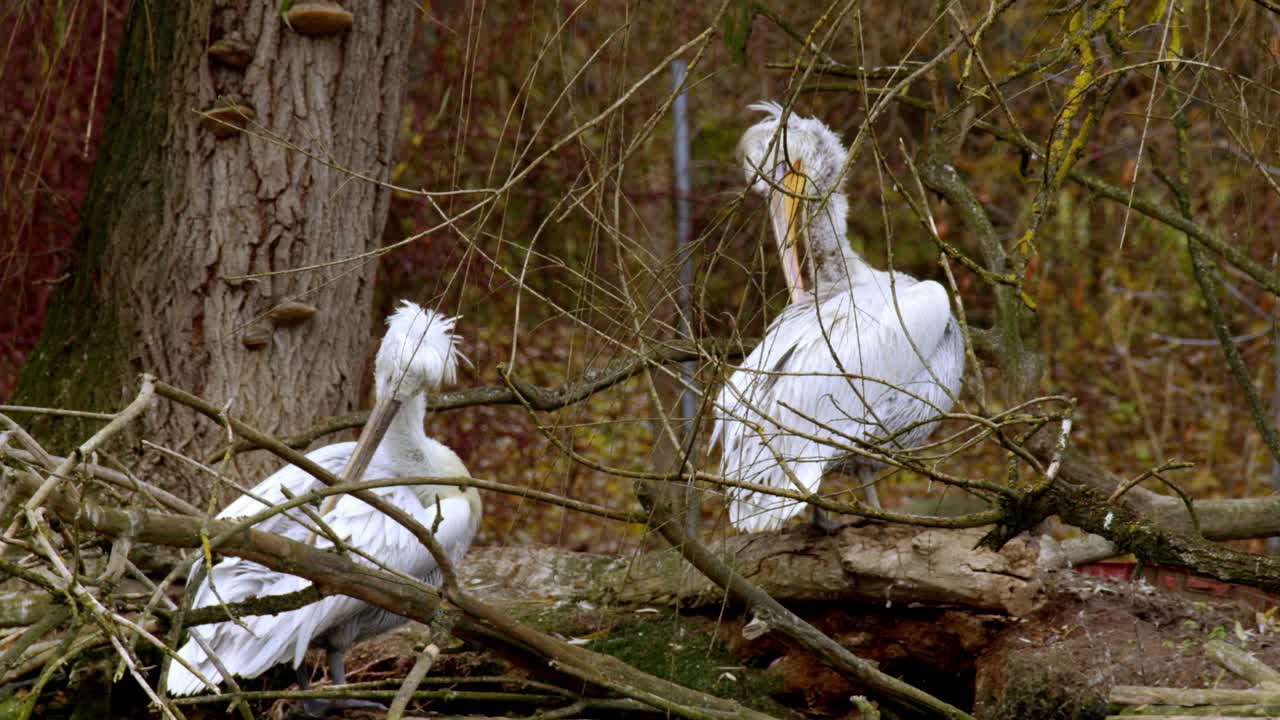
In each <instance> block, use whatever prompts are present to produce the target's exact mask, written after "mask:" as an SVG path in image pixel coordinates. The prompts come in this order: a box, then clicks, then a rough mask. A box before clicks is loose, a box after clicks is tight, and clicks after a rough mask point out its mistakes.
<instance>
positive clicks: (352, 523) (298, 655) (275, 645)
mask: <svg viewBox="0 0 1280 720" xmlns="http://www.w3.org/2000/svg"><path fill="white" fill-rule="evenodd" d="M375 492H377V493H378V494H379V495H381V496H382V497H384V498H386V499H387V501H388V502H390V503H392V504H394V505H396V506H398V507H400V508H401V509H403V510H405V511H406V512H408V513H409V514H410V515H412V516H413V517H414V519H416V520H417V521H418V522H419V523H421V524H422V525H423V526H425V527H427V528H432V527H435V536H436V539H437V540H438V541H439V542H440V544H441V545H442V546H443V547H444V548H445V550H446V552H448V553H449V555H450V557H451V558H452V559H453V560H454V561H455V562H456V561H458V560H460V559H461V558H462V556H463V555H464V554H465V553H466V551H467V548H468V547H469V546H470V544H471V539H472V537H474V535H475V531H476V527H477V525H478V523H479V518H478V517H475V514H474V512H473V508H472V507H471V505H470V504H469V503H468V502H467V500H466V499H464V498H462V497H459V496H454V497H449V498H445V499H441V500H440V501H439V502H438V504H437V503H432V504H431V506H430V507H427V506H426V505H424V503H423V501H422V500H421V499H419V496H418V494H416V493H415V492H413V490H412V489H411V488H406V487H390V488H381V489H379V490H377V491H375ZM437 513H438V517H439V525H436V522H437ZM324 520H325V523H326V524H327V525H328V526H329V527H330V528H331V529H332V530H333V531H334V533H335V534H336V535H337V536H338V537H339V538H340V539H342V540H343V543H344V544H345V545H347V546H348V547H352V548H359V549H360V550H362V551H363V552H364V553H366V554H367V555H369V556H370V557H373V558H376V559H377V560H378V561H379V562H380V563H382V564H383V565H385V566H386V568H387V569H390V570H392V571H394V572H398V573H403V574H405V575H409V576H412V577H417V578H426V580H427V582H428V583H430V584H433V585H438V584H439V570H438V568H437V566H436V563H435V560H434V559H433V558H432V557H431V555H430V554H429V553H428V552H427V550H426V549H425V548H424V547H422V545H421V544H420V543H419V542H418V540H417V538H415V537H414V536H413V535H412V534H411V533H410V532H409V531H408V530H406V529H405V528H404V527H403V526H401V525H400V524H399V523H397V522H396V521H394V520H392V519H391V518H389V517H387V516H386V515H383V514H382V513H381V512H378V511H377V510H374V509H373V508H372V507H370V506H368V505H366V504H365V503H364V502H362V501H360V500H357V499H355V498H353V497H349V496H344V497H343V498H342V499H341V500H339V502H338V503H337V504H336V505H335V506H334V508H333V509H332V510H331V511H330V512H329V513H327V514H326V515H325V516H324ZM316 545H317V547H321V548H331V547H332V543H330V542H329V541H328V540H327V539H325V538H324V537H317V539H316ZM352 559H353V560H354V561H355V562H357V563H358V564H361V565H367V566H372V565H373V564H372V563H371V562H370V561H368V560H366V559H364V558H362V557H359V556H355V555H353V556H352ZM310 584H311V582H310V581H308V580H304V579H302V578H299V577H296V576H293V575H288V574H285V573H279V572H276V571H274V570H270V569H268V568H266V567H264V566H262V565H259V564H258V563H254V562H249V561H247V560H242V559H239V558H228V559H226V560H223V561H222V562H219V563H218V564H217V565H215V566H214V568H213V570H212V571H211V573H210V577H209V578H208V579H206V581H205V582H204V583H202V584H201V586H200V588H199V589H198V590H197V591H196V595H195V598H194V601H193V603H192V605H193V607H205V606H209V605H215V604H218V603H219V602H220V601H221V602H226V603H232V602H238V601H243V600H247V599H250V598H254V597H263V596H268V595H282V594H285V593H290V592H295V591H297V590H301V589H303V588H305V587H307V586H309V585H310ZM215 588H216V592H215ZM367 607H368V606H367V605H366V604H365V603H364V602H363V601H360V600H356V599H354V598H350V597H347V596H344V595H334V596H330V597H327V598H325V599H323V600H321V601H319V602H316V603H312V604H311V605H307V606H306V607H302V608H298V609H297V610H291V611H288V612H285V613H281V614H279V615H266V616H261V615H255V616H249V617H243V618H240V623H241V624H240V625H236V624H233V623H231V622H224V623H217V624H213V625H208V626H204V627H199V628H193V629H192V634H199V635H200V637H201V638H202V639H203V640H204V642H205V644H207V645H208V646H209V647H210V649H211V650H212V651H213V653H214V654H215V655H217V657H218V658H219V660H220V661H221V662H222V664H223V666H224V667H226V668H227V669H228V670H229V671H231V672H232V673H234V674H235V675H237V676H239V677H245V678H253V677H257V676H258V675H260V674H262V673H263V672H264V671H266V670H267V669H268V668H270V667H272V666H274V665H276V664H278V663H282V662H290V663H291V664H292V665H293V666H294V667H297V665H298V664H299V663H301V662H302V657H303V655H305V654H306V650H307V647H308V646H309V645H310V644H311V642H312V641H313V640H314V639H316V638H318V637H320V636H322V635H324V634H325V633H327V632H329V631H331V630H333V629H335V628H337V627H339V626H340V625H342V624H343V623H344V622H345V621H347V620H350V619H351V618H353V617H354V616H355V615H356V613H358V612H360V611H361V610H362V609H365V608H367ZM178 654H179V655H180V656H181V657H183V658H184V659H186V660H187V661H188V662H190V663H191V664H192V665H194V666H195V667H197V668H198V669H199V670H200V672H201V673H202V674H203V675H204V676H205V677H206V678H208V679H209V680H210V681H211V682H213V683H214V684H218V683H221V682H222V679H223V678H222V675H221V673H219V672H218V670H217V668H216V667H215V666H214V664H213V662H212V661H210V660H209V658H208V656H207V655H206V653H205V650H204V648H203V647H201V646H200V643H198V642H197V641H196V640H195V639H191V640H188V641H187V643H186V644H185V645H183V646H182V648H181V649H180V650H179V653H178ZM204 687H205V686H204V684H203V683H202V682H201V681H200V680H199V678H197V677H196V676H195V675H194V674H192V673H191V672H190V671H188V670H187V669H186V668H184V667H182V666H181V665H180V664H179V663H174V664H173V665H172V666H171V668H170V672H169V680H168V689H169V692H170V693H171V694H174V695H190V694H193V693H196V692H200V691H201V690H202V689H204Z"/></svg>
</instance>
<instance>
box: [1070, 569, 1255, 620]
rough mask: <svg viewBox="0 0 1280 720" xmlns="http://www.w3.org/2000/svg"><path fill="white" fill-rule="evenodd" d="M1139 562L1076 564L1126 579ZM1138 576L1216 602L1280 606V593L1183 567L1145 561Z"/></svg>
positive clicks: (1103, 575)
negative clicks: (1203, 574) (1199, 573)
mask: <svg viewBox="0 0 1280 720" xmlns="http://www.w3.org/2000/svg"><path fill="white" fill-rule="evenodd" d="M1135 567H1137V563H1136V562H1134V561H1132V560H1102V561H1100V562H1092V563H1085V564H1084V565H1077V566H1076V568H1075V569H1076V572H1081V573H1084V574H1086V575H1092V576H1094V577H1100V578H1106V579H1108V580H1118V581H1120V582H1127V581H1129V580H1131V579H1133V572H1134V568H1135ZM1138 576H1139V577H1141V578H1142V579H1144V580H1146V581H1147V582H1149V583H1151V584H1152V585H1155V586H1156V587H1158V588H1162V589H1164V590H1167V591H1169V592H1172V593H1177V594H1179V595H1187V596H1190V597H1193V598H1197V599H1201V600H1211V601H1215V602H1232V601H1234V602H1241V603H1244V604H1246V605H1248V606H1250V607H1252V608H1255V609H1257V610H1262V611H1266V610H1270V609H1271V608H1273V607H1276V606H1277V605H1280V595H1277V594H1276V593H1269V592H1266V591H1264V590H1259V589H1257V588H1253V587H1248V586H1246V585H1237V584H1235V583H1227V582H1222V581H1219V580H1213V579H1211V578H1207V577H1204V576H1201V575H1194V574H1192V573H1190V572H1188V571H1186V570H1183V569H1182V568H1173V567H1163V566H1160V565H1150V564H1144V565H1143V566H1142V570H1140V571H1139V572H1138Z"/></svg>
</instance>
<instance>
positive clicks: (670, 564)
mask: <svg viewBox="0 0 1280 720" xmlns="http://www.w3.org/2000/svg"><path fill="white" fill-rule="evenodd" d="M984 533H985V530H984V529H983V528H970V529H961V530H952V529H924V530H922V529H920V528H913V527H908V526H898V525H881V524H874V525H866V526H862V527H856V528H855V527H846V528H843V529H842V530H841V531H840V532H839V533H837V534H835V535H825V534H815V533H812V532H809V531H807V530H805V529H797V530H793V531H789V532H782V533H760V534H755V535H735V536H732V537H728V538H725V539H724V540H721V541H719V542H715V543H711V544H710V549H711V551H712V552H713V553H715V554H716V555H717V556H719V557H721V558H722V559H724V560H725V561H726V562H727V563H728V564H730V565H731V566H732V567H733V568H735V569H736V570H737V571H738V572H740V573H741V574H742V575H743V576H744V577H746V578H747V579H748V580H750V581H751V582H752V583H754V584H756V585H758V586H760V587H761V588H763V589H764V590H765V591H767V592H768V593H769V594H770V595H772V596H773V597H775V598H777V599H778V600H780V601H783V602H789V601H839V602H851V603H863V604H883V605H892V604H912V603H920V604H928V605H940V606H959V607H963V608H967V609H971V610H977V611H981V612H987V613H998V614H1002V615H1011V616H1016V617H1021V616H1025V615H1027V614H1029V613H1031V612H1032V611H1033V610H1034V609H1035V608H1036V607H1037V606H1038V605H1039V604H1040V602H1041V601H1042V599H1043V591H1042V582H1041V579H1040V577H1041V576H1040V571H1039V569H1038V567H1037V563H1036V561H1037V557H1038V550H1037V543H1036V541H1032V540H1027V539H1023V538H1020V539H1016V540H1014V541H1013V542H1010V543H1008V544H1007V545H1005V547H1004V548H1003V549H1001V550H1000V551H999V552H993V551H991V550H988V549H985V548H977V547H976V545H977V542H978V540H979V539H980V538H981V537H982V536H983V534H984ZM461 571H462V580H463V582H464V585H465V587H467V588H468V589H469V590H471V591H473V592H476V593H478V594H479V595H481V596H482V597H483V596H489V597H498V596H507V597H511V596H517V597H525V598H529V599H532V600H534V601H539V602H545V601H587V602H592V603H600V604H613V605H632V606H636V605H670V604H675V605H680V606H683V607H701V606H709V605H712V606H713V605H718V604H720V603H722V602H723V600H724V596H723V592H722V591H721V590H720V589H719V588H718V587H716V586H715V585H714V584H712V583H711V582H710V581H709V580H707V579H706V578H705V577H704V576H703V575H702V574H701V573H699V572H697V571H696V570H694V569H693V567H692V566H690V565H688V564H687V563H685V562H684V560H682V559H681V558H680V555H679V553H678V552H676V551H674V550H661V551H655V552H649V553H644V554H641V555H634V556H623V557H612V556H601V555H592V554H589V553H577V552H570V551H565V550H557V549H555V548H521V547H504V548H472V549H471V552H470V553H469V554H468V555H467V562H466V563H465V566H464V567H463V568H461Z"/></svg>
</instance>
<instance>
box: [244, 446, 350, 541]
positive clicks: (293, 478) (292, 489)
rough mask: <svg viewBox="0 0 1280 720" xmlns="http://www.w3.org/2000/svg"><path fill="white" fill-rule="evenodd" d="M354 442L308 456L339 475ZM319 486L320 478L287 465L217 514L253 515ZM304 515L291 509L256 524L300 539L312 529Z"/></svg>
mask: <svg viewBox="0 0 1280 720" xmlns="http://www.w3.org/2000/svg"><path fill="white" fill-rule="evenodd" d="M355 446H356V444H355V443H353V442H343V443H334V444H333V445H326V446H324V447H322V448H319V449H317V450H313V451H311V452H310V453H308V454H307V458H308V459H310V460H311V461H312V462H314V463H316V464H317V465H319V466H320V467H322V468H324V469H325V470H328V471H329V472H331V473H333V474H334V475H338V474H340V473H341V472H342V469H343V468H344V467H346V465H347V460H348V459H349V458H350V457H351V451H352V450H354V449H355ZM319 486H320V481H319V480H317V479H315V478H314V477H312V475H311V474H310V473H308V472H307V471H305V470H303V469H301V468H299V467H297V466H296V465H286V466H285V467H283V468H280V469H279V470H277V471H276V472H274V473H272V474H271V475H270V476H269V477H268V478H267V479H266V480H263V481H262V482H260V483H258V484H257V485H255V486H254V487H253V488H252V489H251V490H249V491H248V492H246V493H244V494H243V495H241V496H240V497H238V498H236V499H235V500H233V501H232V502H231V504H229V505H227V506H226V507H225V508H223V509H222V512H220V513H218V518H219V519H222V520H231V519H234V518H247V517H251V516H253V515H257V514H258V513H260V512H262V511H263V510H266V509H267V508H269V507H274V506H276V505H279V504H280V503H283V502H287V501H288V499H289V498H290V497H298V496H299V495H305V494H306V493H309V492H311V491H312V490H315V489H316V488H317V487H319ZM305 518H306V516H305V515H304V514H303V513H302V512H301V511H300V510H289V511H285V512H283V513H280V514H277V515H272V516H271V517H270V518H267V519H266V520H263V521H262V522H260V523H258V524H257V525H255V526H254V527H255V528H257V529H258V530H263V531H266V532H272V533H276V534H279V535H285V536H287V537H291V538H293V539H295V540H297V539H299V538H300V537H302V536H305V535H306V534H307V533H308V532H310V530H309V526H308V528H303V526H304V525H308V523H306V522H305Z"/></svg>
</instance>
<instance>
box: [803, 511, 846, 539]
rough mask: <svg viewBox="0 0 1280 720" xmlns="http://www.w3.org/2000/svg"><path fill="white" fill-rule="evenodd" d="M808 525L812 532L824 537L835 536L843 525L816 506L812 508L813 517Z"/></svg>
mask: <svg viewBox="0 0 1280 720" xmlns="http://www.w3.org/2000/svg"><path fill="white" fill-rule="evenodd" d="M809 523H810V525H812V526H813V529H814V530H816V531H818V532H820V533H823V534H826V535H835V534H836V533H837V532H839V531H840V528H842V527H844V523H841V522H839V521H837V520H834V519H832V517H831V516H830V515H828V514H827V512H826V511H825V510H823V509H822V508H820V507H818V506H817V505H814V506H813V517H812V519H811V520H810V521H809Z"/></svg>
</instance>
